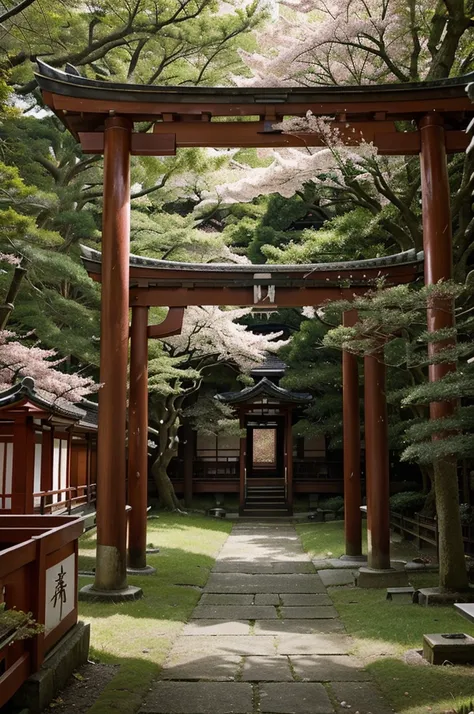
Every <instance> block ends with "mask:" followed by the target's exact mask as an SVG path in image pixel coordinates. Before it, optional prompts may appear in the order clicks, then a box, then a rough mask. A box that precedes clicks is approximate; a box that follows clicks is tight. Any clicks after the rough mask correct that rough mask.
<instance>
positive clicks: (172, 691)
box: [140, 682, 253, 714]
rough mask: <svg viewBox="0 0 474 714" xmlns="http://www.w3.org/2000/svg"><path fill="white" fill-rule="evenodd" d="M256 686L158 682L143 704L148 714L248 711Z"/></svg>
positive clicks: (210, 713)
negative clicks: (253, 689)
mask: <svg viewBox="0 0 474 714" xmlns="http://www.w3.org/2000/svg"><path fill="white" fill-rule="evenodd" d="M252 711H253V698H252V686H251V685H250V684H246V683H244V682H155V683H154V684H153V685H152V688H151V692H150V693H149V695H148V696H147V698H146V699H145V702H144V703H143V704H142V707H141V709H140V712H143V713H144V714H145V712H146V714H217V712H219V714H248V713H249V712H252Z"/></svg>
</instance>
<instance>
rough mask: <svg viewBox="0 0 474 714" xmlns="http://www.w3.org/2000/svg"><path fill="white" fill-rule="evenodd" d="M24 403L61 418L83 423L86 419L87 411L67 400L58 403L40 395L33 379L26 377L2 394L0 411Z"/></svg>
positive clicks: (0, 393)
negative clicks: (26, 402)
mask: <svg viewBox="0 0 474 714" xmlns="http://www.w3.org/2000/svg"><path fill="white" fill-rule="evenodd" d="M24 401H28V402H31V403H33V404H34V405H35V406H37V407H39V408H40V409H44V411H48V412H50V413H51V414H53V415H54V416H58V417H61V418H66V419H72V420H73V421H82V420H84V419H85V417H86V411H84V410H83V409H80V408H79V407H78V406H76V405H75V404H72V403H67V402H66V400H65V399H61V400H60V402H59V403H58V402H57V401H52V400H50V399H47V398H46V397H44V396H43V395H42V394H40V393H38V391H37V390H36V389H35V381H34V379H32V378H31V377H25V378H24V379H22V381H21V382H18V383H17V384H14V385H12V386H11V387H9V388H8V389H5V390H3V391H2V392H0V409H5V408H7V407H13V406H15V405H16V404H20V403H21V402H24Z"/></svg>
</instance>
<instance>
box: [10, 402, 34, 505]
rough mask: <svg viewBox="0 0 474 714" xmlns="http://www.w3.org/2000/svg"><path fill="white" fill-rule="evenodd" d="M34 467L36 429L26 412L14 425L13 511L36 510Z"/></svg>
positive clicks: (16, 419)
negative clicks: (34, 500) (34, 501)
mask: <svg viewBox="0 0 474 714" xmlns="http://www.w3.org/2000/svg"><path fill="white" fill-rule="evenodd" d="M5 448H6V447H5ZM34 467H35V442H34V430H33V429H32V425H31V423H30V420H29V418H28V417H27V415H26V414H24V415H22V416H19V417H17V418H15V422H14V425H13V462H12V499H11V505H12V507H11V512H12V513H33V511H34V505H33V491H34Z"/></svg>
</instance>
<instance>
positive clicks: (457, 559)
mask: <svg viewBox="0 0 474 714" xmlns="http://www.w3.org/2000/svg"><path fill="white" fill-rule="evenodd" d="M420 134H421V157H420V160H421V194H422V212H423V248H424V253H425V285H435V284H436V283H438V282H439V281H440V280H449V279H450V278H452V275H453V257H452V253H453V251H452V228H451V210H450V191H449V177H448V165H447V160H446V147H445V130H444V120H443V116H442V115H439V114H434V113H432V114H427V115H425V116H424V117H423V118H422V119H421V121H420ZM427 323H428V332H436V331H437V330H441V329H446V328H447V329H449V328H452V327H453V326H454V324H455V320H454V305H453V300H451V299H449V298H448V299H442V298H432V299H431V301H430V303H429V305H428V310H427ZM451 345H454V340H453V339H448V340H440V341H437V342H431V343H430V344H429V351H428V353H429V356H430V357H432V356H434V355H435V354H436V353H437V352H439V351H440V350H443V349H445V348H447V347H449V346H451ZM455 369H456V367H455V364H454V363H452V364H449V363H439V364H431V365H430V366H429V379H430V382H436V381H438V380H439V379H442V378H443V377H444V376H445V375H447V374H448V373H449V372H452V371H454V370H455ZM454 408H455V403H454V402H453V401H450V400H445V401H439V402H431V404H430V417H431V419H440V418H443V417H449V416H451V414H452V413H453V411H454ZM443 437H444V434H443V433H439V434H435V435H434V436H433V439H434V440H438V439H442V438H443ZM434 479H435V492H436V503H437V516H438V522H437V525H438V528H439V560H440V586H441V587H448V588H451V589H455V588H465V587H467V575H466V567H465V559H464V550H463V542H462V528H461V521H460V516H459V494H458V476H457V459H456V456H455V455H453V456H448V457H444V458H439V459H436V460H435V461H434Z"/></svg>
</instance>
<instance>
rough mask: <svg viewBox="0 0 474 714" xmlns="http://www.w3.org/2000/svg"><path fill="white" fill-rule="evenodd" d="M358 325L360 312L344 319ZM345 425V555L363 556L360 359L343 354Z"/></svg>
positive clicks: (349, 311) (345, 323)
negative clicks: (358, 362)
mask: <svg viewBox="0 0 474 714" xmlns="http://www.w3.org/2000/svg"><path fill="white" fill-rule="evenodd" d="M356 322H357V311H356V310H348V311H346V312H344V315H343V325H344V327H352V326H353V325H355V323H356ZM342 422H343V434H344V533H345V549H346V550H345V552H346V555H355V556H357V555H362V514H361V511H360V506H361V503H362V499H361V484H360V439H361V434H360V416H359V369H358V365H357V357H356V356H355V355H353V354H351V353H350V352H347V351H346V350H343V353H342Z"/></svg>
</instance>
